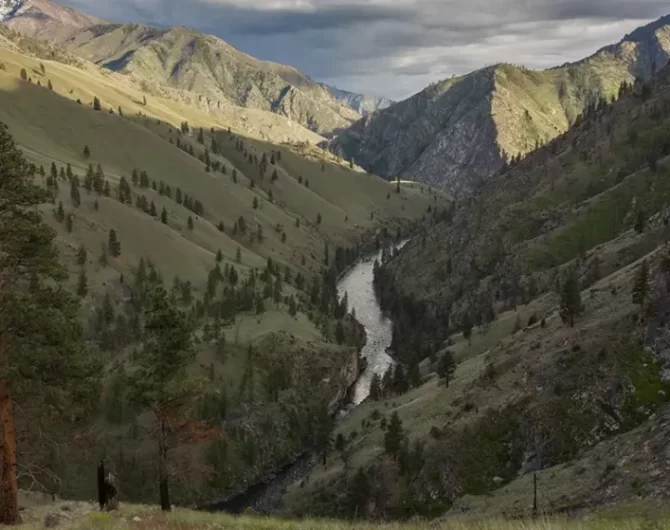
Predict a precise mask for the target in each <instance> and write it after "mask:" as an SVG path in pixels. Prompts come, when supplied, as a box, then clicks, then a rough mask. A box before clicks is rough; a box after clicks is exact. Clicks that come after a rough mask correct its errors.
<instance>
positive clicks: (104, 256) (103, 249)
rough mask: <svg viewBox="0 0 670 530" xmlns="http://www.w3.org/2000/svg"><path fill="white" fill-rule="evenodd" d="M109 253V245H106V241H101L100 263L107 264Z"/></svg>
mask: <svg viewBox="0 0 670 530" xmlns="http://www.w3.org/2000/svg"><path fill="white" fill-rule="evenodd" d="M107 255H108V248H107V245H105V244H104V243H101V244H100V258H99V260H98V261H99V262H100V265H102V266H103V267H106V266H107Z"/></svg>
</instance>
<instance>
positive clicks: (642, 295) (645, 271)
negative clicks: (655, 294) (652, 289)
mask: <svg viewBox="0 0 670 530" xmlns="http://www.w3.org/2000/svg"><path fill="white" fill-rule="evenodd" d="M648 295H649V265H648V264H647V260H643V261H642V263H641V264H640V266H639V267H638V269H637V274H636V275H635V283H634V285H633V303H634V304H637V305H639V306H643V305H644V303H645V301H646V300H647V297H648Z"/></svg>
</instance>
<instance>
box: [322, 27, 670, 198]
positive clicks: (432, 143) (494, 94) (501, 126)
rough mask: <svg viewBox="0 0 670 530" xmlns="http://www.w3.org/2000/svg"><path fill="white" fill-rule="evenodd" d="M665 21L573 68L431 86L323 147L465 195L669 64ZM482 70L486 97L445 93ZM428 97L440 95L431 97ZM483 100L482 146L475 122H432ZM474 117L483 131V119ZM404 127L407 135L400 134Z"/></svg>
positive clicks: (509, 71)
mask: <svg viewBox="0 0 670 530" xmlns="http://www.w3.org/2000/svg"><path fill="white" fill-rule="evenodd" d="M669 22H670V17H662V18H661V19H659V20H658V21H656V22H654V23H652V24H650V25H648V26H644V27H642V28H638V29H637V30H636V31H634V32H632V33H631V34H629V35H628V36H626V37H624V39H622V40H621V41H620V42H619V43H617V44H613V45H610V46H606V47H603V48H601V49H600V50H598V51H597V52H596V53H594V54H593V55H591V56H589V57H586V58H584V59H582V60H581V61H578V62H575V63H569V64H565V65H562V66H559V67H555V68H551V69H547V70H530V69H528V68H525V67H520V66H514V65H509V64H497V65H493V66H490V67H487V68H485V69H483V70H477V71H475V72H472V73H470V74H467V75H465V76H460V77H457V78H452V79H447V80H443V81H440V82H438V83H434V84H433V85H431V86H429V87H427V88H426V89H424V90H423V91H421V92H419V93H418V94H415V95H414V96H412V97H410V98H408V99H407V100H405V101H403V102H400V103H396V104H395V105H393V106H391V107H389V108H387V109H384V110H380V111H379V112H377V113H375V114H374V115H373V116H366V117H364V118H362V119H361V120H359V121H358V122H357V123H355V124H354V125H352V126H351V127H350V128H349V129H347V130H346V131H343V132H342V133H341V134H340V135H339V136H338V137H337V138H336V139H334V140H333V141H332V142H331V144H330V147H331V148H332V149H333V150H335V151H340V150H341V151H342V152H343V153H344V155H345V156H346V157H348V158H353V159H355V160H356V162H357V163H359V164H360V165H361V166H363V167H364V168H366V169H368V170H370V171H373V172H376V173H378V174H380V175H382V176H384V177H386V178H395V177H396V176H400V177H403V178H408V179H415V180H419V181H422V182H426V183H431V184H432V185H436V186H439V187H441V188H443V189H446V190H448V191H450V192H452V193H455V194H457V195H458V194H461V195H468V194H470V193H472V191H473V190H474V188H476V186H477V185H478V184H479V183H480V182H482V181H483V180H486V179H488V178H490V177H491V176H492V175H494V174H495V173H496V172H498V171H499V170H500V169H501V168H502V166H503V164H504V160H505V159H507V160H509V159H510V158H511V157H517V156H523V155H526V154H528V153H530V152H532V151H533V150H534V149H535V148H536V147H537V146H538V145H542V144H544V143H546V142H547V141H549V140H550V139H552V138H555V137H556V136H558V135H559V134H560V133H562V132H564V131H565V130H567V128H568V127H569V125H570V124H571V123H573V122H574V120H576V119H577V117H578V116H579V115H580V114H581V113H582V112H583V111H584V109H585V108H586V107H587V106H588V105H591V104H594V103H596V102H598V101H599V100H600V99H602V98H607V99H611V98H612V97H616V95H617V93H618V90H619V86H620V85H621V83H622V82H629V83H630V82H633V81H634V80H635V78H636V77H641V78H644V79H646V78H648V77H649V76H650V75H651V73H652V70H653V71H658V70H659V69H660V68H661V67H663V66H665V64H666V63H667V61H668V59H670V24H669ZM482 71H493V73H494V83H493V86H492V87H491V89H490V90H489V91H488V92H486V93H476V94H468V93H465V94H463V93H461V92H458V93H450V89H451V87H452V86H456V83H455V81H454V80H461V79H464V78H469V77H479V76H481V73H480V72H482ZM436 87H438V88H436ZM436 91H442V92H443V93H444V95H443V96H442V97H441V98H439V99H435V98H434V97H433V94H434V93H435V92H436ZM487 100H491V101H492V105H491V113H490V118H492V119H493V121H494V122H495V124H496V134H495V137H494V138H489V139H488V141H487V144H486V145H485V146H482V145H477V144H475V143H474V142H473V141H472V138H471V133H470V131H471V130H472V129H473V128H477V127H478V126H479V124H478V123H472V122H471V121H469V120H468V119H467V117H461V119H458V120H454V119H451V120H446V121H444V122H442V121H441V120H440V116H441V112H442V109H441V108H440V106H445V105H446V106H449V107H451V108H458V107H469V108H476V107H477V106H478V105H481V104H484V103H485V102H486V101H487ZM482 119H483V120H484V121H483V122H482V124H483V126H484V127H486V121H487V120H488V117H485V118H482ZM394 124H399V125H398V126H397V127H394ZM410 128H411V130H412V134H409V133H408V132H407V131H408V130H409V129H410ZM417 138H418V140H417ZM425 139H428V140H427V141H426V140H425ZM447 140H448V141H450V142H452V143H451V146H450V147H447V146H445V145H444V142H445V141H447ZM399 153H401V154H399ZM408 153H412V154H411V155H409V154H408ZM453 153H456V156H453ZM482 153H484V154H485V157H484V160H483V161H482V160H481V154H482ZM459 175H462V178H461V177H459Z"/></svg>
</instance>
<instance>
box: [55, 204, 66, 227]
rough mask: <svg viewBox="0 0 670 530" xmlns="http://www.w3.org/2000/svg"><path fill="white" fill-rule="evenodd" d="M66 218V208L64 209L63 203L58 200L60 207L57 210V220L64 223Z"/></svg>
mask: <svg viewBox="0 0 670 530" xmlns="http://www.w3.org/2000/svg"><path fill="white" fill-rule="evenodd" d="M64 220H65V210H64V209H63V203H62V202H60V201H59V202H58V209H57V210H56V221H58V222H59V223H62V222H63V221H64Z"/></svg>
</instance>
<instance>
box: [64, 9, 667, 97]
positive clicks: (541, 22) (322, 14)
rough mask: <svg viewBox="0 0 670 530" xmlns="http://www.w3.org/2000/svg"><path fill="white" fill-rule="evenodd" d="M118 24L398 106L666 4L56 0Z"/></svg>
mask: <svg viewBox="0 0 670 530" xmlns="http://www.w3.org/2000/svg"><path fill="white" fill-rule="evenodd" d="M57 1H58V2H59V3H62V4H65V5H69V6H70V7H74V8H76V9H81V10H82V11H85V12H87V13H90V14H93V15H96V16H99V17H102V18H105V19H107V20H111V21H115V22H146V23H150V24H156V25H160V26H189V27H193V28H196V29H198V30H200V31H203V32H205V33H212V34H214V35H217V36H219V37H221V38H223V39H224V40H226V41H227V42H228V43H230V44H232V45H233V46H235V47H236V48H238V49H240V50H242V51H244V52H246V53H249V54H251V55H253V56H255V57H258V58H260V59H266V60H271V61H276V62H280V63H284V64H290V65H292V66H295V67H297V68H299V69H300V70H302V71H304V72H305V73H307V74H308V75H310V76H311V77H313V78H314V79H317V80H319V81H323V82H326V83H329V84H333V85H335V86H338V87H339V88H342V89H346V90H351V91H354V92H359V93H364V94H370V95H378V96H386V97H389V98H392V99H395V100H400V99H404V98H405V97H409V96H410V95H412V94H414V93H416V92H418V91H420V90H421V89H423V88H424V87H426V86H427V85H429V84H430V83H432V82H435V81H439V80H441V79H445V78H448V77H451V76H452V75H460V74H465V73H467V72H470V71H472V70H476V69H478V68H482V67H485V66H488V65H491V64H495V63H498V62H511V63H514V64H522V65H525V66H527V67H529V68H546V67H551V66H556V65H560V64H563V63H564V62H567V61H574V60H578V59H581V58H583V57H586V56H588V55H590V54H592V53H594V52H595V51H596V50H598V49H599V48H601V47H602V46H605V45H607V44H612V43H615V42H618V41H619V40H620V39H621V38H622V37H623V36H624V35H625V34H627V33H629V32H631V31H632V30H634V29H635V28H636V27H638V26H641V25H644V24H647V23H648V22H651V21H652V20H655V19H657V18H659V17H660V16H663V15H668V14H670V3H669V2H668V0H113V1H100V0H57Z"/></svg>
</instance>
